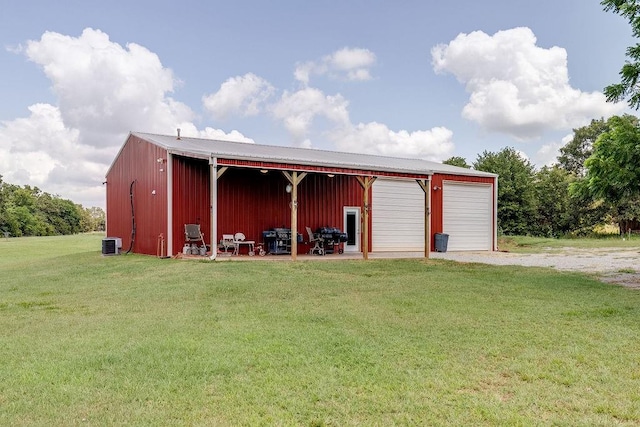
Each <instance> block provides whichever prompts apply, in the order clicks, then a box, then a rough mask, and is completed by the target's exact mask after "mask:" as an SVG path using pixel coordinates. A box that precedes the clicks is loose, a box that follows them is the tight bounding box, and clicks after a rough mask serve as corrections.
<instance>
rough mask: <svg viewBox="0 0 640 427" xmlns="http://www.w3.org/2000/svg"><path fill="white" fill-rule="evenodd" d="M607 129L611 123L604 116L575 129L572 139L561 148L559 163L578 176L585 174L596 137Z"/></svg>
mask: <svg viewBox="0 0 640 427" xmlns="http://www.w3.org/2000/svg"><path fill="white" fill-rule="evenodd" d="M607 130H609V125H608V123H607V122H606V121H605V120H604V118H601V119H599V120H591V123H590V124H589V125H587V126H583V127H581V128H577V129H574V130H573V138H572V139H571V141H569V142H568V143H567V144H566V145H565V146H564V147H562V148H560V155H559V156H558V159H557V160H558V165H559V166H560V167H561V168H563V169H564V170H566V171H567V172H570V173H573V174H574V175H576V176H584V173H585V170H584V162H585V160H587V159H588V158H589V156H591V153H592V152H593V144H594V143H595V142H596V139H598V137H599V136H600V135H601V134H602V133H603V132H605V131H607Z"/></svg>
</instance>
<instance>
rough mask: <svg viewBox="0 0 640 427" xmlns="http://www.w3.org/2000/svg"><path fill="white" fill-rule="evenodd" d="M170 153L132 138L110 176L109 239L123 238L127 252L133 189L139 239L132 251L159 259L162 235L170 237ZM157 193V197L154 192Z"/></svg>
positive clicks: (108, 192)
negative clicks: (168, 219)
mask: <svg viewBox="0 0 640 427" xmlns="http://www.w3.org/2000/svg"><path fill="white" fill-rule="evenodd" d="M159 158H162V159H166V158H167V155H166V151H165V150H164V149H162V148H160V147H158V146H156V145H153V144H150V143H148V142H146V141H144V140H142V139H140V138H137V137H134V136H130V137H129V139H128V140H127V142H126V143H125V145H124V146H123V148H122V150H121V152H120V154H119V155H118V157H117V159H116V160H115V161H114V164H113V166H112V167H111V169H110V170H109V173H108V175H107V184H106V185H107V231H106V232H107V235H108V236H109V237H120V238H122V249H123V252H124V251H126V250H127V249H129V246H130V243H131V229H132V213H131V198H130V195H129V189H130V185H131V183H132V182H134V181H135V184H134V185H133V208H134V213H135V222H136V235H135V242H134V245H133V249H132V251H133V252H135V253H142V254H149V255H155V254H156V251H157V244H158V235H159V234H160V233H163V234H164V236H165V238H166V236H167V234H166V233H167V230H166V224H167V209H166V206H167V174H166V169H167V165H166V163H158V162H157V159H159ZM154 190H155V195H154V194H152V192H153V191H154Z"/></svg>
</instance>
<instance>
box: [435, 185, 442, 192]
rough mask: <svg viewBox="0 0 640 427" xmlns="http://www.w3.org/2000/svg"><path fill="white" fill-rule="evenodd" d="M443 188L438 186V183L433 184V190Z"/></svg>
mask: <svg viewBox="0 0 640 427" xmlns="http://www.w3.org/2000/svg"><path fill="white" fill-rule="evenodd" d="M438 190H442V187H438V186H437V185H434V186H433V191H438Z"/></svg>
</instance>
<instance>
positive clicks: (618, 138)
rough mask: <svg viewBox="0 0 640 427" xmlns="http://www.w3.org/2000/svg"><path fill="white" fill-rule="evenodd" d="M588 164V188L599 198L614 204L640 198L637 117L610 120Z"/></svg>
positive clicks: (639, 132) (586, 163) (639, 129)
mask: <svg viewBox="0 0 640 427" xmlns="http://www.w3.org/2000/svg"><path fill="white" fill-rule="evenodd" d="M608 122H609V127H610V129H609V131H607V132H604V133H603V134H602V135H600V137H599V138H598V140H597V141H596V142H595V144H594V146H593V153H592V154H591V156H590V157H589V158H588V159H587V160H586V161H585V168H586V169H587V174H586V176H585V178H586V185H587V187H588V189H589V191H590V193H591V194H593V195H594V196H595V197H598V198H603V199H606V200H609V201H611V202H613V203H619V202H622V201H628V200H631V199H635V198H638V197H640V127H639V126H638V121H637V119H636V118H635V117H633V116H628V115H627V116H622V117H618V116H614V117H612V118H610V119H609V121H608Z"/></svg>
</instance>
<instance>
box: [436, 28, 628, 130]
mask: <svg viewBox="0 0 640 427" xmlns="http://www.w3.org/2000/svg"><path fill="white" fill-rule="evenodd" d="M536 42H537V40H536V37H535V35H534V34H533V32H532V31H531V30H530V29H529V28H514V29H510V30H506V31H499V32H497V33H495V34H494V35H493V36H490V35H487V34H485V33H484V32H482V31H475V32H472V33H470V34H460V35H458V36H457V37H456V38H455V39H454V40H452V41H451V42H450V43H449V44H441V45H438V46H435V47H434V48H433V49H432V50H431V56H432V61H433V62H432V64H433V68H434V70H435V71H436V72H437V73H451V74H453V75H454V76H455V77H456V78H457V79H458V81H460V82H461V83H463V84H465V86H466V90H467V92H469V93H470V97H469V102H468V103H467V105H465V107H464V109H463V111H462V115H463V117H465V118H466V119H469V120H472V121H475V122H477V123H479V124H480V125H481V126H482V127H483V128H485V129H486V130H488V131H493V132H501V133H505V134H508V135H511V136H513V137H515V138H518V139H521V140H522V139H531V138H536V137H539V136H540V135H541V134H542V133H544V132H545V131H547V130H552V129H554V130H558V129H571V128H574V127H580V126H583V125H585V124H586V123H588V122H589V121H590V120H591V119H592V118H593V117H608V116H611V115H613V114H616V113H619V112H621V111H622V110H623V109H624V105H623V104H622V103H620V104H611V103H607V102H606V100H605V97H604V95H603V94H602V93H600V92H591V93H587V92H582V91H580V90H578V89H575V88H572V87H571V85H570V83H569V75H568V69H567V52H566V50H565V49H563V48H560V47H555V46H554V47H551V48H549V49H545V48H541V47H539V46H537V45H536Z"/></svg>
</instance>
